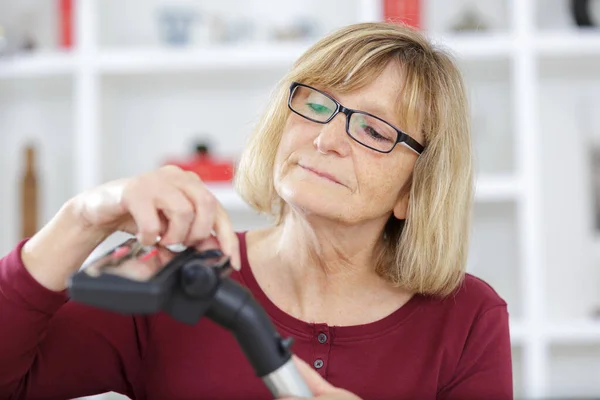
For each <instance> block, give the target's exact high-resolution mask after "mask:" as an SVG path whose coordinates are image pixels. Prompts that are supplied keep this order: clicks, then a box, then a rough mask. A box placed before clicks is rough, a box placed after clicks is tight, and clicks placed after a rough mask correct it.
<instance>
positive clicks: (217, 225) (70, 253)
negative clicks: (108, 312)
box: [22, 166, 240, 290]
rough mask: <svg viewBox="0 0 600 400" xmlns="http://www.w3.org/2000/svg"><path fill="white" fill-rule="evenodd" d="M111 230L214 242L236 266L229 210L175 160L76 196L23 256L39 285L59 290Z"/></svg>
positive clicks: (168, 240) (142, 237) (163, 240)
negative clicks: (174, 164) (175, 164)
mask: <svg viewBox="0 0 600 400" xmlns="http://www.w3.org/2000/svg"><path fill="white" fill-rule="evenodd" d="M115 231H124V232H128V233H131V234H134V235H136V236H137V237H138V240H139V241H140V242H142V243H143V244H146V245H152V244H155V243H156V240H157V238H158V237H160V244H163V245H168V244H176V243H182V244H184V245H186V246H197V247H199V248H206V247H214V246H215V245H218V247H219V248H220V249H221V250H222V251H223V253H225V254H226V255H228V256H229V257H230V258H231V264H232V265H233V266H234V268H236V269H239V267H240V255H239V247H238V246H239V245H238V240H237V236H236V234H235V232H234V230H233V227H232V224H231V221H230V220H229V217H228V216H227V213H226V212H225V210H224V209H223V207H222V206H221V205H220V204H219V202H218V201H217V199H216V198H215V197H214V195H213V194H212V193H211V192H210V191H209V190H208V189H207V187H206V186H205V185H204V184H203V183H202V181H201V180H200V178H199V177H198V176H197V175H196V174H194V173H192V172H186V171H183V170H182V169H180V168H178V167H174V166H166V167H162V168H160V169H158V170H155V171H152V172H149V173H146V174H143V175H139V176H135V177H133V178H126V179H119V180H116V181H112V182H108V183H106V184H103V185H100V186H98V187H96V188H93V189H90V190H88V191H86V192H83V193H81V194H79V195H77V196H75V197H74V198H73V199H71V200H69V201H68V202H67V203H66V204H65V206H64V207H63V208H62V209H61V210H60V211H59V213H58V214H57V215H56V216H55V217H54V218H53V220H52V221H50V223H48V225H46V226H45V227H44V228H43V229H42V230H41V231H40V232H38V233H37V234H36V235H35V236H34V237H33V238H31V239H30V240H29V241H28V242H27V243H26V245H25V246H24V248H23V251H22V256H23V262H24V264H25V266H26V268H27V269H28V270H29V272H30V273H31V274H32V275H33V277H34V278H35V279H36V280H38V282H40V283H41V284H42V285H43V286H46V287H48V288H50V289H53V290H62V289H64V288H65V287H66V282H67V279H68V277H69V276H70V275H71V274H72V273H74V272H75V271H77V269H78V268H79V267H80V266H81V263H82V262H83V261H84V260H85V258H87V256H88V255H89V254H90V253H91V251H93V249H94V248H95V247H96V246H97V245H98V244H99V243H100V242H101V241H102V240H104V239H105V238H107V237H108V236H109V235H110V234H112V233H113V232H115ZM213 233H214V237H213ZM215 239H216V240H215ZM217 241H218V243H216V242H217Z"/></svg>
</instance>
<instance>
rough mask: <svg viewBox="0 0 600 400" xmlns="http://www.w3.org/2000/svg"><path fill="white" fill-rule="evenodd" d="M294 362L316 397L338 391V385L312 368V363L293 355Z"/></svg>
mask: <svg viewBox="0 0 600 400" xmlns="http://www.w3.org/2000/svg"><path fill="white" fill-rule="evenodd" d="M292 358H293V359H294V363H295V364H296V367H297V368H298V371H299V372H300V375H302V377H303V378H304V381H305V382H306V385H307V386H308V388H309V389H310V391H311V392H312V394H313V396H314V397H317V396H321V395H323V394H327V393H330V392H332V391H336V387H335V386H333V385H332V384H330V383H329V382H327V381H326V380H325V379H324V378H323V377H322V376H321V375H319V373H318V372H317V371H315V370H314V369H312V367H311V366H310V365H308V364H307V363H306V362H304V361H303V360H302V359H301V358H299V357H298V356H296V355H293V356H292Z"/></svg>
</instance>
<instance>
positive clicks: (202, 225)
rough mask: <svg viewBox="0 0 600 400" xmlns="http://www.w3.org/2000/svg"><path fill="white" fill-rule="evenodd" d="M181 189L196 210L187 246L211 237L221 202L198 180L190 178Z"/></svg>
mask: <svg viewBox="0 0 600 400" xmlns="http://www.w3.org/2000/svg"><path fill="white" fill-rule="evenodd" d="M179 188H180V189H181V190H182V192H183V193H184V194H185V196H186V197H187V198H188V200H189V201H190V202H191V203H192V204H193V206H194V210H195V216H194V220H193V222H192V224H191V227H190V231H189V233H188V236H187V238H186V244H187V245H193V244H195V243H198V242H200V241H202V240H204V239H207V238H209V237H210V236H211V232H212V229H213V225H214V223H215V214H216V212H217V209H218V204H219V202H218V201H217V199H215V197H214V195H213V194H212V193H210V192H209V191H208V189H206V187H205V186H204V185H203V184H202V182H200V180H198V179H189V178H188V179H187V180H184V181H183V182H181V183H180V184H179Z"/></svg>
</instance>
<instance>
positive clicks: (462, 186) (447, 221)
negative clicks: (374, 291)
mask: <svg viewBox="0 0 600 400" xmlns="http://www.w3.org/2000/svg"><path fill="white" fill-rule="evenodd" d="M391 61H395V62H398V63H399V65H400V66H401V68H402V74H403V80H404V82H403V83H404V86H403V90H402V93H401V101H400V103H399V104H398V105H397V112H398V113H399V116H400V118H401V119H400V121H403V123H404V125H403V126H401V128H402V129H403V130H404V131H405V132H407V133H408V134H409V135H411V136H413V135H414V133H415V132H419V131H420V132H421V133H422V135H423V137H424V141H425V143H424V145H425V151H424V152H423V153H422V154H421V155H420V156H419V158H418V159H417V161H416V163H415V167H414V171H413V174H412V177H411V182H410V183H411V185H410V189H409V190H410V197H409V205H408V214H407V217H406V219H405V220H402V221H401V220H398V219H396V218H395V217H394V216H393V215H392V216H391V217H390V220H389V221H388V223H387V225H386V227H385V230H384V232H383V235H382V246H381V250H380V252H379V254H378V257H377V261H376V270H377V272H378V273H379V274H380V275H381V276H383V277H384V278H386V279H387V280H389V281H390V282H392V283H393V284H395V285H396V286H399V287H402V288H404V289H406V290H408V291H410V292H413V293H420V294H426V295H438V296H446V295H449V294H450V293H451V292H453V291H454V290H455V289H456V288H457V287H458V286H459V285H460V283H461V281H462V279H463V277H464V272H465V268H466V261H467V253H468V246H469V233H470V222H471V215H470V214H471V205H472V197H473V183H472V159H471V141H470V127H469V109H468V103H467V98H466V94H465V88H464V83H463V80H462V76H461V74H460V72H459V70H458V68H457V67H456V65H455V63H454V62H453V60H452V58H451V56H450V55H448V54H447V53H446V52H444V51H443V50H441V49H438V48H435V47H434V46H432V44H430V43H429V42H428V41H427V40H426V38H425V37H424V36H423V34H422V33H420V32H418V31H415V30H413V29H411V28H409V27H406V26H401V25H398V24H392V23H383V22H382V23H361V24H355V25H350V26H347V27H344V28H342V29H339V30H338V31H335V32H333V33H331V34H330V35H328V36H326V37H324V38H323V39H321V40H320V41H318V42H317V43H316V44H315V45H313V46H312V47H311V48H310V49H308V50H307V51H306V52H305V53H304V54H303V55H302V56H301V57H300V58H299V59H298V60H297V61H296V63H295V64H294V65H293V67H292V68H291V70H290V71H289V72H288V73H287V74H286V75H285V76H284V77H283V79H281V80H280V82H279V83H278V85H277V86H276V88H275V90H274V92H273V93H272V99H271V102H270V104H269V107H267V109H266V112H265V113H264V114H263V116H262V118H261V119H260V121H259V123H258V125H257V126H256V128H255V130H254V132H253V134H252V135H251V137H250V140H249V143H248V146H247V147H246V149H245V151H244V153H243V154H242V157H241V160H240V163H239V166H238V170H237V172H236V178H235V185H236V189H237V190H238V192H239V193H240V195H241V196H242V197H243V198H244V199H245V200H246V201H247V202H248V203H249V204H250V205H251V206H253V207H254V208H255V209H256V210H258V211H259V212H264V213H267V214H270V215H273V216H275V217H277V223H280V222H281V218H282V216H283V212H284V204H283V200H282V199H281V198H280V197H279V196H278V194H277V193H276V191H275V188H274V183H273V167H274V160H275V155H276V152H277V148H278V146H279V142H280V138H281V134H282V132H283V128H284V125H285V123H286V119H287V117H288V115H289V112H290V111H289V109H288V107H287V100H288V95H289V86H290V84H291V82H292V81H298V82H302V83H305V84H309V85H318V86H321V87H326V88H332V89H334V90H335V91H337V92H340V93H343V92H348V91H352V90H355V89H358V88H360V87H363V86H365V85H367V84H369V83H370V82H372V81H373V80H374V79H375V78H376V77H377V76H378V75H379V74H380V73H381V72H382V71H383V69H384V68H385V67H386V66H387V65H388V64H389V62H391ZM399 79H400V77H399ZM413 137H415V136H413Z"/></svg>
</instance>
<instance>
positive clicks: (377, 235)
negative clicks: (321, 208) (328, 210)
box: [271, 211, 385, 290]
mask: <svg viewBox="0 0 600 400" xmlns="http://www.w3.org/2000/svg"><path fill="white" fill-rule="evenodd" d="M384 225H385V220H373V221H367V222H364V223H362V224H360V225H356V226H347V225H342V224H339V223H335V222H332V221H331V220H323V219H320V218H312V217H306V216H305V215H301V214H299V213H297V212H295V211H289V212H288V213H287V214H286V216H285V217H284V219H283V222H282V223H281V224H280V225H279V226H277V227H275V228H274V229H273V231H272V234H273V236H271V237H272V238H274V240H273V241H271V243H275V248H274V250H275V257H276V259H277V260H278V262H280V263H281V264H282V265H284V266H287V268H288V270H289V272H290V274H291V277H292V278H294V281H295V282H299V283H300V282H304V283H308V282H310V283H313V284H317V285H318V286H324V287H328V288H331V287H336V288H337V289H339V290H342V289H343V288H344V287H347V288H348V289H350V290H356V288H357V284H358V283H360V286H362V287H364V286H367V285H366V284H368V283H369V282H375V281H377V282H380V281H381V278H379V277H378V276H377V275H376V273H375V264H374V262H373V260H374V259H376V257H375V254H376V253H377V251H378V249H379V246H380V245H381V237H382V232H383V227H384ZM307 281H308V282H307Z"/></svg>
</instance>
